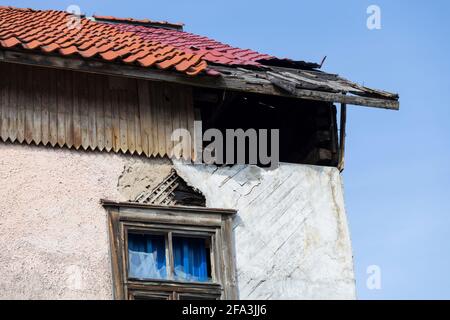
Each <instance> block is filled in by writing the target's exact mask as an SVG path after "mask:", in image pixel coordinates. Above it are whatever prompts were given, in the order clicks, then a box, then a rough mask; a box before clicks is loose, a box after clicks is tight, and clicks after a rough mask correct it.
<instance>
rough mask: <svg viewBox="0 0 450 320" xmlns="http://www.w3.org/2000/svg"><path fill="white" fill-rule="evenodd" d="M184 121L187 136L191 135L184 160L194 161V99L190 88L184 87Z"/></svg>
mask: <svg viewBox="0 0 450 320" xmlns="http://www.w3.org/2000/svg"><path fill="white" fill-rule="evenodd" d="M185 90H186V100H185V103H186V121H187V126H186V128H187V130H188V131H189V134H190V135H191V150H189V151H188V152H189V154H187V153H186V154H185V155H184V159H186V160H189V159H192V160H194V161H195V157H196V156H195V149H194V146H195V130H194V121H195V116H194V100H193V99H194V98H193V93H192V87H186V89H185Z"/></svg>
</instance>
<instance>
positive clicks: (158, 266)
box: [128, 233, 167, 279]
mask: <svg viewBox="0 0 450 320" xmlns="http://www.w3.org/2000/svg"><path fill="white" fill-rule="evenodd" d="M128 256H129V276H130V277H131V278H138V279H165V278H167V272H166V244H165V239H164V236H159V235H149V234H133V233H130V234H128Z"/></svg>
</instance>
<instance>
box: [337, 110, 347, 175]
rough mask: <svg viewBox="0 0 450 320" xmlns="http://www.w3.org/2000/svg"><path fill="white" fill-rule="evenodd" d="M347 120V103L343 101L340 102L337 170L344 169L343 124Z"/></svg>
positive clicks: (344, 124)
mask: <svg viewBox="0 0 450 320" xmlns="http://www.w3.org/2000/svg"><path fill="white" fill-rule="evenodd" d="M346 122H347V105H346V104H345V103H342V104H341V124H340V134H339V164H338V169H339V171H341V172H342V171H343V170H344V160H345V159H344V156H345V126H346Z"/></svg>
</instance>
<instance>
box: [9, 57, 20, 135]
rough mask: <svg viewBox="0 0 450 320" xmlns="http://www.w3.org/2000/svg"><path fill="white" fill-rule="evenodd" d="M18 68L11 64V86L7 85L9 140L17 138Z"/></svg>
mask: <svg viewBox="0 0 450 320" xmlns="http://www.w3.org/2000/svg"><path fill="white" fill-rule="evenodd" d="M18 68H19V66H16V65H15V66H11V86H10V87H9V139H10V141H11V142H14V141H16V138H17V108H18V101H17V96H18V89H17V88H18V87H19V79H18V73H17V71H18Z"/></svg>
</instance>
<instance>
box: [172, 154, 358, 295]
mask: <svg viewBox="0 0 450 320" xmlns="http://www.w3.org/2000/svg"><path fill="white" fill-rule="evenodd" d="M175 167H176V170H177V172H178V174H179V175H180V176H181V177H182V178H183V179H184V180H185V181H186V182H188V184H190V185H192V186H195V187H196V188H198V189H199V190H200V191H201V192H202V193H203V194H204V195H205V197H206V199H207V206H208V207H216V208H233V209H237V210H238V215H237V217H236V218H235V222H234V232H235V247H236V265H237V270H238V275H237V276H238V287H239V295H240V296H239V298H240V299H355V279H354V273H353V258H352V250H351V243H350V237H349V231H348V226H347V220H346V214H345V207H344V199H343V192H342V183H341V178H340V175H339V171H338V170H337V169H335V168H327V167H317V166H308V165H297V164H281V165H280V167H279V168H277V169H275V170H272V171H268V170H265V169H261V168H258V167H255V166H234V167H231V168H230V167H223V168H219V169H218V168H216V167H213V166H206V165H195V166H193V165H184V164H182V163H181V162H176V163H175Z"/></svg>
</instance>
